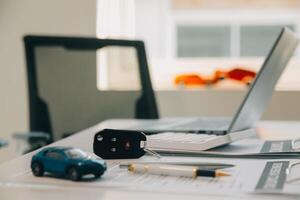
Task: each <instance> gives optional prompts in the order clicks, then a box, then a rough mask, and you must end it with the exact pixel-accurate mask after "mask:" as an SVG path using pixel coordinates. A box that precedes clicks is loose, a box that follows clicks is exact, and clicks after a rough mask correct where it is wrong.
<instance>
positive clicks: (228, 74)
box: [175, 67, 256, 86]
mask: <svg viewBox="0 0 300 200" xmlns="http://www.w3.org/2000/svg"><path fill="white" fill-rule="evenodd" d="M255 76H256V73H255V72H253V71H250V70H246V69H242V68H240V67H237V68H234V69H232V70H229V71H222V70H216V71H215V73H214V75H213V76H212V77H211V78H207V77H206V78H203V77H202V76H200V75H198V74H183V75H179V76H176V78H175V85H184V86H210V85H214V84H217V83H218V82H220V81H221V80H224V79H231V80H235V81H238V82H241V83H243V84H246V85H249V84H250V83H251V82H252V80H253V79H254V78H255Z"/></svg>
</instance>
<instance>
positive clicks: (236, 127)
mask: <svg viewBox="0 0 300 200" xmlns="http://www.w3.org/2000/svg"><path fill="white" fill-rule="evenodd" d="M298 42H299V40H298V39H297V38H296V36H295V35H294V34H293V33H292V32H291V31H290V30H288V29H287V28H283V29H282V31H281V33H280V35H279V36H278V38H277V40H276V42H275V44H274V45H273V47H272V49H271V51H270V53H269V54H268V56H267V57H266V59H265V62H264V64H263V66H262V67H261V69H260V71H259V73H258V74H257V76H256V79H255V80H254V82H253V83H252V85H251V87H250V89H249V91H248V93H247V95H246V96H245V98H244V100H243V102H242V104H241V106H240V108H239V109H238V111H237V113H236V115H235V118H234V119H233V121H232V123H231V125H230V128H229V132H236V131H241V130H245V129H248V128H251V127H253V126H254V125H255V124H256V123H257V122H258V121H259V120H260V118H261V116H262V114H263V112H264V111H265V109H266V107H267V104H268V102H269V101H270V99H271V97H272V93H273V90H274V87H275V85H276V83H277V81H278V79H279V77H280V75H281V74H282V72H283V70H284V68H285V67H286V65H287V64H288V62H289V60H290V58H291V57H292V56H293V54H294V52H295V50H296V47H297V45H298Z"/></svg>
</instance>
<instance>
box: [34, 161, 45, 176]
mask: <svg viewBox="0 0 300 200" xmlns="http://www.w3.org/2000/svg"><path fill="white" fill-rule="evenodd" d="M31 170H32V173H33V175H35V176H43V175H44V168H43V165H42V164H41V163H39V162H33V163H32V165H31Z"/></svg>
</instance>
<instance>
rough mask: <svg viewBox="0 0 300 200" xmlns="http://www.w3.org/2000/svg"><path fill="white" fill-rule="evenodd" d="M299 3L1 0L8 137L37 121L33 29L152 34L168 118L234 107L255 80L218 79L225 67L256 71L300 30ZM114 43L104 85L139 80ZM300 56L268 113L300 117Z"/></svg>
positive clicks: (131, 84) (228, 112)
mask: <svg viewBox="0 0 300 200" xmlns="http://www.w3.org/2000/svg"><path fill="white" fill-rule="evenodd" d="M299 10H300V1H298V0H151V1H149V0H89V1H84V0H51V1H50V0H26V1H22V0H1V1H0V44H1V45H0V58H1V59H0V91H1V95H0V137H1V138H5V139H7V140H9V141H11V137H12V135H13V134H14V133H16V132H25V131H27V130H28V123H29V121H28V120H29V119H28V112H29V111H28V95H27V77H26V67H25V54H24V52H25V51H24V46H23V39H22V38H23V36H25V35H28V34H34V35H53V36H57V35H58V36H60V35H63V36H85V37H98V38H122V39H140V40H144V41H145V43H146V50H147V56H148V61H149V65H150V72H151V78H152V83H153V86H154V89H155V91H156V98H157V102H158V105H159V111H160V114H161V116H162V117H168V116H201V115H205V116H232V115H233V114H234V112H235V111H236V109H237V107H238V106H239V104H240V102H241V100H242V98H243V96H244V94H245V92H246V91H247V89H248V85H247V84H246V83H245V81H241V80H239V81H237V80H234V79H231V78H230V77H229V78H225V80H222V81H219V82H218V83H217V84H210V82H209V81H210V80H212V79H213V78H214V75H215V72H216V71H217V70H218V71H222V72H224V73H225V72H228V71H230V70H233V69H236V68H238V69H243V70H244V73H246V72H257V71H258V70H259V68H260V67H261V65H262V63H263V61H264V58H265V56H266V55H267V53H268V52H269V51H270V49H271V47H272V45H273V43H274V42H275V39H276V37H277V36H278V34H279V32H280V29H281V28H282V27H284V26H286V27H288V28H290V29H291V30H293V31H294V32H295V33H296V34H297V35H299V36H300V12H299ZM109 51H110V52H104V53H103V52H98V54H97V59H98V61H99V62H97V65H98V66H101V68H102V69H103V70H98V71H97V88H98V89H99V90H114V91H121V90H122V91H128V90H137V89H139V87H138V86H137V84H136V83H137V81H138V79H135V78H132V77H133V76H131V75H130V74H132V73H136V71H133V70H136V68H132V67H128V65H129V64H132V62H131V61H129V62H128V63H127V64H126V63H125V64H124V63H123V64H120V63H119V64H115V61H116V60H118V59H121V58H122V56H123V57H124V54H122V53H119V54H118V53H116V51H114V50H109ZM129 54H130V52H129ZM125 55H126V54H125ZM299 55H300V50H299V48H298V50H297V52H296V54H295V55H294V57H293V59H292V60H291V62H290V63H289V65H288V67H287V69H286V70H285V72H284V74H283V75H282V77H281V79H280V81H279V83H278V85H277V87H276V91H275V93H274V96H273V98H272V101H271V103H270V105H269V107H268V109H267V111H266V113H265V115H264V120H300V106H299V102H300V91H299V90H300V62H299ZM103 57H105V58H106V59H105V60H106V62H104V63H103V61H102V60H103V59H101V58H103ZM100 61H101V62H102V63H101V62H100ZM124 74H127V75H128V76H127V77H129V78H127V79H124ZM184 75H188V76H185V77H184ZM191 76H194V77H196V78H195V79H193V80H191V79H189V78H191ZM176 78H177V79H176ZM247 78H249V77H247ZM203 79H205V80H208V83H207V82H206V83H203V82H201V80H203ZM176 80H177V81H176ZM247 80H248V79H247ZM174 99H176V101H174ZM125 103H126V102H125ZM17 145H18V144H14V142H12V143H11V145H9V147H7V148H3V149H1V150H0V162H1V161H4V160H8V159H11V158H13V157H15V156H17V155H19V153H20V152H18V151H17V150H16V149H17Z"/></svg>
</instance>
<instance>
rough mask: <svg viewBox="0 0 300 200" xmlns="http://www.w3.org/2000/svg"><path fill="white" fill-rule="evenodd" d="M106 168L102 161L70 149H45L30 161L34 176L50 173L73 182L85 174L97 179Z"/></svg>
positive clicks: (78, 150)
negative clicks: (62, 176)
mask: <svg viewBox="0 0 300 200" xmlns="http://www.w3.org/2000/svg"><path fill="white" fill-rule="evenodd" d="M106 168H107V167H106V163H105V161H104V160H102V159H99V158H91V156H88V155H87V154H86V153H85V152H83V151H81V150H80V149H75V148H72V147H47V148H44V149H43V150H41V151H40V152H38V153H37V154H35V155H34V156H33V157H32V160H31V170H32V173H33V174H34V175H35V176H43V175H44V172H50V173H55V174H59V175H64V176H66V177H67V178H69V179H71V180H73V181H78V180H80V179H81V178H82V176H84V175H87V174H93V175H94V176H95V177H96V178H98V177H100V176H101V175H102V174H103V173H104V172H105V171H106Z"/></svg>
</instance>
